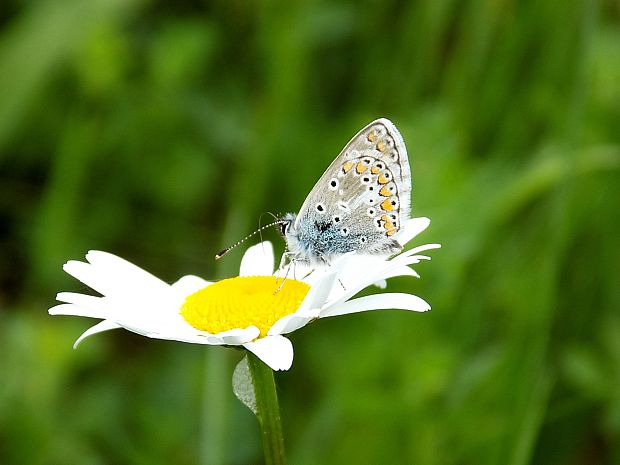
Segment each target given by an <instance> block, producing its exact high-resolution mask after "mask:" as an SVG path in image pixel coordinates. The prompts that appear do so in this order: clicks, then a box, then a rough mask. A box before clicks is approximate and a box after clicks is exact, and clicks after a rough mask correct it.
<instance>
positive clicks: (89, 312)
mask: <svg viewBox="0 0 620 465" xmlns="http://www.w3.org/2000/svg"><path fill="white" fill-rule="evenodd" d="M47 312H48V313H49V314H50V315H67V316H84V317H87V318H99V319H101V320H105V319H106V318H107V317H108V316H110V315H109V312H107V311H105V310H103V309H93V308H91V307H81V306H79V305H75V304H60V305H56V306H54V307H52V308H50V309H49V310H48V311H47Z"/></svg>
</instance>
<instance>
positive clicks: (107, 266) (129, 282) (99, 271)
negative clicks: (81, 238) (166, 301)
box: [63, 250, 169, 296]
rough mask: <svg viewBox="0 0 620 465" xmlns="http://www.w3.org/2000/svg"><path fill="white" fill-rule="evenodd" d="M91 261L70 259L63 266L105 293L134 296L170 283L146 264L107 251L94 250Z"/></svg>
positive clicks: (155, 290) (88, 257) (164, 288)
mask: <svg viewBox="0 0 620 465" xmlns="http://www.w3.org/2000/svg"><path fill="white" fill-rule="evenodd" d="M86 258H87V260H88V261H89V262H90V263H84V262H78V261H75V260H70V261H69V262H67V263H66V264H65V265H64V266H63V269H64V270H65V271H66V272H67V273H69V274H70V275H71V276H73V277H75V278H76V279H78V280H80V281H81V282H83V283H84V284H86V285H88V286H89V287H91V288H93V289H94V290H96V291H97V292H99V293H101V294H103V295H108V296H110V295H116V296H132V295H136V294H138V295H140V294H144V293H148V294H151V295H152V294H156V293H160V292H165V291H166V290H167V289H168V287H169V286H168V284H166V283H165V282H164V281H162V280H161V279H159V278H156V277H155V276H153V275H152V274H150V273H148V272H146V271H144V270H143V269H142V268H140V267H138V266H136V265H134V264H132V263H130V262H128V261H127V260H124V259H122V258H120V257H117V256H116V255H112V254H109V253H107V252H100V251H96V250H92V251H90V252H88V253H87V254H86Z"/></svg>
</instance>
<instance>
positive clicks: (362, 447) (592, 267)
mask: <svg viewBox="0 0 620 465" xmlns="http://www.w3.org/2000/svg"><path fill="white" fill-rule="evenodd" d="M0 28H1V29H0V463H2V464H29V465H30V464H33V465H36V464H46V465H47V464H59V465H61V464H62V465H64V464H83V465H90V464H93V465H95V464H171V463H174V464H188V465H190V464H205V465H224V464H225V465H228V464H232V465H236V464H258V463H261V462H262V452H261V448H260V443H259V435H258V428H257V425H256V422H255V420H254V418H253V417H252V415H251V413H250V412H249V411H248V410H246V409H245V407H243V406H242V405H241V404H240V403H239V402H237V401H236V399H234V397H233V394H232V391H231V388H230V379H231V374H232V369H233V367H234V365H235V363H236V361H237V360H239V358H240V356H241V353H240V352H238V351H235V350H226V349H222V348H205V347H201V346H193V345H187V344H181V343H174V342H165V341H153V340H148V339H146V338H143V337H139V336H136V335H134V334H131V333H128V332H124V331H115V332H110V333H107V334H105V335H101V336H97V337H95V338H92V339H90V340H88V341H86V343H84V344H83V345H82V346H81V347H80V348H79V350H76V351H74V350H72V348H71V345H72V343H73V341H74V340H75V339H76V338H77V337H78V335H79V334H81V332H82V331H83V330H84V329H86V328H87V327H88V326H89V324H91V323H93V322H91V321H87V320H85V319H79V318H68V317H56V318H51V317H49V316H48V315H47V308H49V307H50V306H52V305H54V296H55V293H56V292H57V291H60V290H77V291H87V290H86V288H85V286H82V285H81V284H80V283H78V282H76V281H75V280H73V279H72V278H70V277H69V276H67V275H66V274H64V273H63V272H62V269H61V265H62V263H64V262H65V261H66V260H68V259H81V258H82V257H83V256H84V254H85V252H86V251H87V250H89V249H101V250H106V251H110V252H113V253H115V254H118V255H120V256H123V257H125V258H127V259H129V260H131V261H133V262H134V263H136V264H138V265H139V266H141V267H143V268H145V269H147V270H149V271H151V272H153V273H154V274H156V275H157V276H160V277H162V278H163V279H165V280H167V281H169V282H172V281H174V280H176V279H177V278H178V277H180V276H181V275H183V274H189V273H193V274H199V275H202V276H204V277H205V278H214V277H224V276H230V275H233V274H234V273H235V272H236V271H237V266H238V263H239V259H240V257H241V254H242V252H243V250H237V251H235V252H233V253H231V254H230V256H227V257H226V259H224V260H222V261H221V262H217V263H216V262H215V261H214V260H213V255H214V253H215V252H217V251H218V250H219V249H220V248H222V247H223V246H225V245H229V244H230V243H231V242H234V241H235V240H237V239H239V238H240V237H242V236H243V235H245V234H246V233H248V232H250V231H252V230H253V229H255V228H256V227H257V226H258V224H259V218H260V215H261V214H262V213H264V212H267V211H270V212H273V213H276V214H277V213H284V212H286V211H295V210H296V209H297V208H299V206H300V205H301V203H302V201H303V199H304V197H305V195H306V194H307V193H308V192H309V190H310V188H311V187H312V186H313V184H314V182H315V181H316V180H317V179H318V178H319V176H320V175H321V174H322V172H323V170H324V169H325V168H326V167H327V165H328V164H329V163H330V162H331V160H332V159H333V158H334V157H335V156H336V154H337V153H338V152H339V151H340V149H341V148H342V146H343V145H344V144H345V143H346V142H347V140H348V139H349V138H350V137H351V136H352V135H353V134H354V133H355V132H356V131H357V130H358V129H360V128H361V127H362V126H364V125H365V124H366V123H368V122H369V121H371V120H372V119H374V118H377V117H380V116H386V117H388V118H390V119H392V120H393V121H394V122H395V123H396V125H397V126H398V127H399V128H400V130H401V132H402V134H403V137H404V139H405V141H406V143H407V146H408V149H409V152H410V160H411V165H412V170H413V176H414V194H413V214H414V216H428V217H430V218H431V219H432V224H431V227H430V228H429V229H428V230H427V231H426V232H425V233H424V234H423V235H422V236H420V237H419V239H418V240H417V242H418V243H425V242H440V243H442V244H443V248H442V249H441V250H438V251H434V252H433V253H432V256H433V261H432V262H431V263H423V264H421V265H419V266H418V267H417V268H416V269H417V270H418V271H419V272H420V274H421V275H422V279H421V280H415V281H411V280H407V279H403V280H395V282H394V283H392V285H391V289H400V290H406V291H408V292H413V293H415V294H417V295H420V296H422V297H423V298H425V299H426V300H428V301H429V302H430V303H431V304H432V305H433V311H432V312H430V313H427V314H422V315H420V314H411V313H407V312H396V311H391V312H389V311H388V312H369V313H367V314H363V315H356V316H350V317H341V318H334V319H329V320H323V321H321V322H319V323H316V324H314V325H311V326H309V327H307V328H305V329H303V330H302V331H299V332H297V333H295V334H293V335H292V339H293V342H294V345H295V350H296V354H295V362H294V364H293V368H292V369H291V370H290V371H289V372H285V373H278V374H277V375H276V379H277V382H278V385H279V392H280V396H281V404H282V405H281V406H282V412H283V418H284V427H285V431H286V445H287V452H288V455H289V461H290V463H291V464H296V465H305V464H307V465H316V464H352V463H355V464H358V465H363V464H383V463H391V464H416V465H417V464H422V465H426V464H430V465H433V464H483V465H485V464H502V465H504V464H510V465H519V464H529V463H532V464H588V465H590V464H614V463H615V464H617V463H620V286H619V278H618V276H619V274H620V267H619V264H620V209H619V203H620V202H619V200H620V172H619V169H620V4H619V3H617V2H616V1H614V0H606V1H599V2H597V1H587V0H583V1H578V0H575V1H560V0H546V1H538V0H525V1H519V2H517V1H508V0H494V1H490V0H487V1H482V0H465V1H455V0H435V1H430V0H429V1H415V2H398V1H383V2H382V1H365V2H350V1H327V0H307V1H302V2H281V3H278V2H260V1H256V2H251V1H243V0H232V1H231V0H228V1H226V0H219V1H213V2H207V1H200V0H193V1H190V0H183V1H176V2H164V1H156V0H55V1H25V0H3V1H2V3H0ZM266 218H267V217H263V221H266ZM266 238H271V239H273V240H275V242H276V244H277V246H278V247H279V248H280V250H281V249H282V242H281V241H280V240H279V239H278V238H277V237H276V234H275V233H273V232H271V233H267V234H266ZM257 240H258V239H257Z"/></svg>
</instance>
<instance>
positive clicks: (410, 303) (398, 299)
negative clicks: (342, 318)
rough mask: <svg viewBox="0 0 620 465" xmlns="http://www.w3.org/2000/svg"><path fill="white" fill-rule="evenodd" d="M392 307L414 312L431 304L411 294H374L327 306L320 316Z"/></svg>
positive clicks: (428, 308)
mask: <svg viewBox="0 0 620 465" xmlns="http://www.w3.org/2000/svg"><path fill="white" fill-rule="evenodd" d="M392 308H394V309H400V310H411V311H414V312H426V311H428V310H430V309H431V306H430V305H429V304H428V303H427V302H426V301H425V300H424V299H421V298H420V297H418V296H415V295H411V294H404V293H391V294H376V295H369V296H366V297H360V298H358V299H353V300H349V301H347V302H343V303H341V304H337V305H333V306H331V307H328V308H326V309H325V310H323V311H322V312H321V318H325V317H329V316H337V315H347V314H349V313H358V312H366V311H370V310H385V309H392Z"/></svg>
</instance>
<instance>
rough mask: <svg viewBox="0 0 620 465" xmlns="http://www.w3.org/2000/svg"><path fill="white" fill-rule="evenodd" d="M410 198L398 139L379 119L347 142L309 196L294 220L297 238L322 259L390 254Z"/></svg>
mask: <svg viewBox="0 0 620 465" xmlns="http://www.w3.org/2000/svg"><path fill="white" fill-rule="evenodd" d="M410 196H411V173H410V169H409V160H408V157H407V150H406V148H405V144H404V142H403V139H402V137H401V136H400V134H399V132H398V130H397V129H396V127H395V126H394V125H393V124H392V122H390V121H389V120H387V119H378V120H376V121H373V122H372V123H370V124H369V125H367V126H366V127H365V128H363V129H362V130H361V131H360V132H359V133H357V134H356V135H355V136H354V137H353V138H352V139H351V141H349V143H348V144H347V145H346V146H345V147H344V149H343V150H342V152H340V154H339V155H338V156H337V157H336V159H335V160H334V161H333V162H332V164H331V165H330V166H329V168H327V170H326V171H325V173H324V174H323V176H321V178H320V179H319V181H318V182H317V183H316V184H315V186H314V187H313V189H312V191H310V194H308V197H307V198H306V200H305V202H304V203H303V205H302V207H301V209H300V211H299V214H298V215H297V218H296V220H295V230H296V231H297V234H298V235H299V237H298V239H299V241H301V242H302V245H304V244H303V243H304V241H306V242H308V244H306V245H307V246H308V247H307V249H308V250H318V251H319V252H320V253H321V254H323V256H324V257H329V256H331V255H334V254H342V253H347V252H351V251H363V252H366V253H391V252H394V251H396V250H398V246H397V243H396V242H395V241H394V239H393V236H394V235H395V234H396V233H397V232H398V231H399V230H400V228H401V225H402V224H403V223H404V222H405V221H406V220H407V219H409V216H410ZM310 242H312V243H311V244H310Z"/></svg>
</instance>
